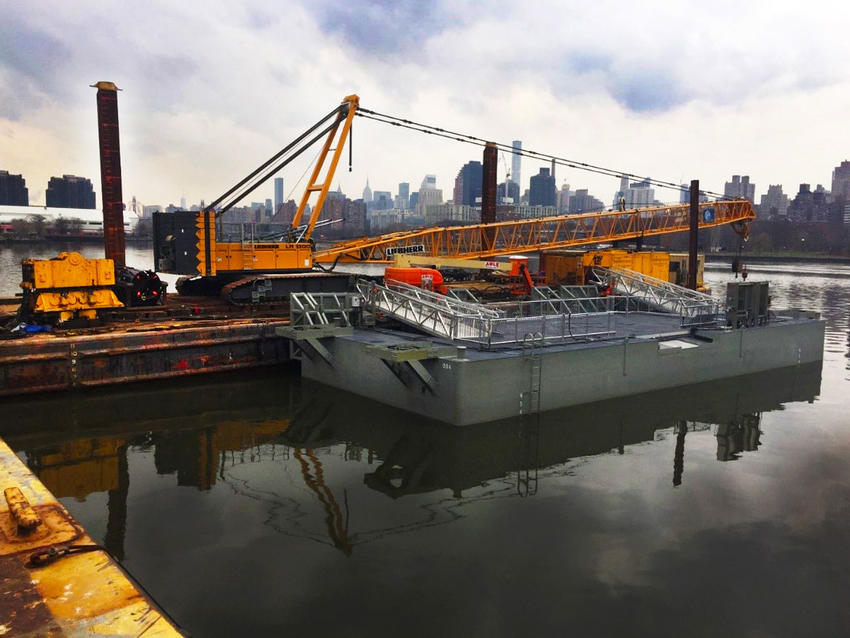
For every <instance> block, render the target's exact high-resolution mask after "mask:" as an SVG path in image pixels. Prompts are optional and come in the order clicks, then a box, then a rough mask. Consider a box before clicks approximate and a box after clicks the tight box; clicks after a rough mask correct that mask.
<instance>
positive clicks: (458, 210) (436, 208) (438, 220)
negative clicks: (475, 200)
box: [425, 203, 481, 226]
mask: <svg viewBox="0 0 850 638" xmlns="http://www.w3.org/2000/svg"><path fill="white" fill-rule="evenodd" d="M479 221H481V207H480V206H470V205H468V204H458V203H445V204H430V205H428V206H426V207H425V225H426V226H436V225H438V224H443V223H453V224H454V223H457V224H464V223H466V224H472V223H478V222H479Z"/></svg>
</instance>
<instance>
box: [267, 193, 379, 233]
mask: <svg viewBox="0 0 850 638" xmlns="http://www.w3.org/2000/svg"><path fill="white" fill-rule="evenodd" d="M293 204H294V202H293ZM366 207H367V204H366V202H364V201H363V200H362V199H357V200H351V199H348V198H347V197H346V196H345V194H344V193H343V192H342V189H340V188H337V190H336V191H329V192H328V197H327V198H326V199H325V204H324V206H323V207H322V215H321V219H322V221H326V220H331V221H333V222H334V223H332V224H328V225H327V226H322V227H320V228H318V229H317V230H316V233H317V235H318V236H320V237H328V238H342V237H362V236H364V235H366V234H367V225H366V219H367V213H366ZM284 208H287V207H286V206H284ZM292 212H293V214H294V212H295V211H294V210H293V211H292ZM275 221H276V220H275Z"/></svg>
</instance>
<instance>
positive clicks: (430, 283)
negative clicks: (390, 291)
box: [384, 268, 445, 292]
mask: <svg viewBox="0 0 850 638" xmlns="http://www.w3.org/2000/svg"><path fill="white" fill-rule="evenodd" d="M384 282H385V283H386V284H388V285H389V284H392V283H393V282H398V283H403V284H409V285H411V286H416V287H417V288H425V289H426V290H434V291H437V292H445V286H443V275H442V274H441V273H440V271H439V270H435V269H434V268H387V269H386V270H384Z"/></svg>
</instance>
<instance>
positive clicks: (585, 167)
mask: <svg viewBox="0 0 850 638" xmlns="http://www.w3.org/2000/svg"><path fill="white" fill-rule="evenodd" d="M357 115H358V116H360V117H363V118H366V119H370V120H375V121H376V122H383V123H384V124H390V125H392V126H398V127H401V128H406V129H410V130H412V131H418V132H420V133H426V134H428V135H436V136H438V137H443V138H446V139H450V140H454V141H457V142H464V143H466V144H472V145H474V146H486V145H487V144H488V143H492V144H494V145H495V146H496V148H498V149H499V150H501V151H504V152H510V153H513V154H516V155H520V156H523V157H528V158H532V159H538V160H541V159H542V160H546V161H549V162H554V163H555V164H556V165H559V166H565V167H567V168H574V169H577V170H582V171H587V172H590V173H596V174H599V175H605V176H608V177H616V178H620V177H628V178H632V179H637V180H641V181H645V182H646V183H649V184H652V185H653V186H658V187H660V188H671V189H673V190H677V191H679V192H686V191H688V190H689V189H688V188H685V187H683V186H682V185H681V184H676V183H675V182H669V181H665V180H660V179H652V178H649V177H641V176H640V175H636V174H634V173H627V172H623V171H617V170H614V169H612V168H606V167H604V166H597V165H595V164H588V163H587V162H579V161H576V160H571V159H567V158H564V157H559V156H557V155H550V154H548V153H540V152H538V151H533V150H530V149H515V148H514V147H513V146H512V145H508V144H503V143H500V142H488V140H485V139H483V138H480V137H476V136H474V135H468V134H465V133H458V132H455V131H450V130H448V129H444V128H441V127H439V126H432V125H430V124H422V123H421V122H414V121H413V120H408V119H404V118H400V117H395V116H393V115H387V114H386V113H379V112H377V111H373V110H371V109H366V108H363V107H362V106H358V107H357ZM700 193H701V194H705V195H711V196H713V197H715V198H717V199H727V200H728V199H735V198H732V197H729V196H727V195H722V194H720V193H715V192H713V191H707V190H702V189H700Z"/></svg>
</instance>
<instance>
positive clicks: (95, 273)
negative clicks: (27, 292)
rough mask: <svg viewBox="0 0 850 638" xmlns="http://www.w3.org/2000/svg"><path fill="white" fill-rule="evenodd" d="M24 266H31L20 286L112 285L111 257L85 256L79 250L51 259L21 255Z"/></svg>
mask: <svg viewBox="0 0 850 638" xmlns="http://www.w3.org/2000/svg"><path fill="white" fill-rule="evenodd" d="M21 265H22V266H23V267H24V270H25V271H26V270H28V269H29V267H31V268H32V276H31V277H25V280H24V281H23V282H22V283H21V288H29V289H36V290H44V289H46V288H86V287H98V286H114V285H115V263H114V262H113V261H112V260H111V259H86V258H85V257H83V256H82V255H81V254H80V253H77V252H66V253H59V255H58V256H56V257H54V258H53V259H25V260H24V261H23V262H21Z"/></svg>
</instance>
